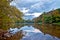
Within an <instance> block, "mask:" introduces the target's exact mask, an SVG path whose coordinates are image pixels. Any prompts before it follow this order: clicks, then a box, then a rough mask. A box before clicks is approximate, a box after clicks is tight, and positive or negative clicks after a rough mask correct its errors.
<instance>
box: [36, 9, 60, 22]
mask: <svg viewBox="0 0 60 40" xmlns="http://www.w3.org/2000/svg"><path fill="white" fill-rule="evenodd" d="M35 22H42V23H60V8H59V9H56V10H52V11H50V12H44V13H43V14H42V15H40V16H39V17H37V18H35Z"/></svg>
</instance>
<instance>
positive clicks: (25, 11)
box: [21, 8, 29, 13]
mask: <svg viewBox="0 0 60 40" xmlns="http://www.w3.org/2000/svg"><path fill="white" fill-rule="evenodd" d="M21 11H22V12H23V13H27V12H28V11H29V9H26V8H22V10H21Z"/></svg>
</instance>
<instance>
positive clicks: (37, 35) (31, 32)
mask: <svg viewBox="0 0 60 40" xmlns="http://www.w3.org/2000/svg"><path fill="white" fill-rule="evenodd" d="M9 31H10V33H11V34H13V35H14V34H16V33H17V32H21V34H22V35H23V36H22V37H21V38H20V39H16V40H60V26H58V27H57V26H56V25H54V26H52V25H40V24H35V25H24V26H22V27H20V28H10V29H9ZM17 37H19V35H18V36H17ZM13 40H14V39H13Z"/></svg>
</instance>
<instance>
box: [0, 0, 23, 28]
mask: <svg viewBox="0 0 60 40" xmlns="http://www.w3.org/2000/svg"><path fill="white" fill-rule="evenodd" d="M10 2H11V1H9V0H0V29H1V28H2V29H8V28H10V27H14V25H15V22H17V21H21V20H22V16H23V14H22V12H20V11H19V10H18V9H17V8H16V7H14V6H10Z"/></svg>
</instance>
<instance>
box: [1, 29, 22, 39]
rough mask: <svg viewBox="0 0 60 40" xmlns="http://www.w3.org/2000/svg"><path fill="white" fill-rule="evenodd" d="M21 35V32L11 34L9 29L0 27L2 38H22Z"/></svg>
mask: <svg viewBox="0 0 60 40" xmlns="http://www.w3.org/2000/svg"><path fill="white" fill-rule="evenodd" d="M17 36H18V37H17ZM21 37H22V34H21V32H17V33H16V34H11V33H10V32H8V31H7V30H3V29H0V40H20V38H21Z"/></svg>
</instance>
